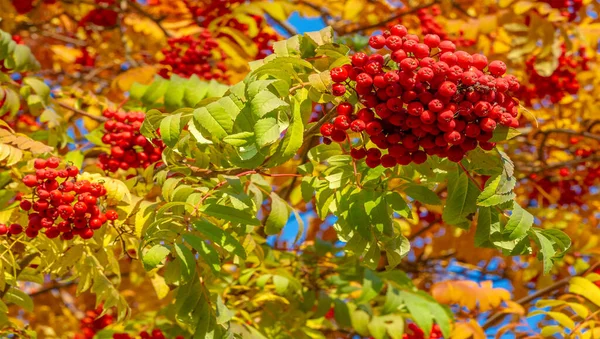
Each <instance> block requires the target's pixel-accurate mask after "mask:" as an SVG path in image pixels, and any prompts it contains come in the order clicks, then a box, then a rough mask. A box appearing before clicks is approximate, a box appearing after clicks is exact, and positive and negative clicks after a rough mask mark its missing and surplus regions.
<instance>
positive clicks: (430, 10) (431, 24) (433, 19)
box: [388, 5, 476, 47]
mask: <svg viewBox="0 0 600 339" xmlns="http://www.w3.org/2000/svg"><path fill="white" fill-rule="evenodd" d="M415 14H416V16H417V18H418V19H419V25H420V29H421V34H422V35H427V34H435V35H438V36H439V37H440V39H441V40H450V41H452V42H453V43H454V44H455V45H456V46H457V47H469V46H473V45H475V43H476V41H475V40H474V39H466V38H464V31H462V30H461V31H459V32H458V33H459V35H458V36H457V37H456V36H450V35H449V34H448V32H447V31H446V29H445V28H444V27H443V26H442V24H440V23H439V22H438V20H437V18H439V17H441V15H442V9H441V8H440V6H438V5H434V6H431V7H427V8H421V9H419V10H417V12H416V13H415ZM401 23H402V21H401V20H399V21H397V22H395V23H392V24H389V25H388V29H390V28H392V27H394V26H395V25H396V24H401Z"/></svg>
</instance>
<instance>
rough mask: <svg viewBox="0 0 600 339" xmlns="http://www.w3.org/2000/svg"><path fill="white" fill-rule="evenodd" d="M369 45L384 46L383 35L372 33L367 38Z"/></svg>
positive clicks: (376, 47) (377, 47)
mask: <svg viewBox="0 0 600 339" xmlns="http://www.w3.org/2000/svg"><path fill="white" fill-rule="evenodd" d="M369 46H371V48H373V49H382V48H383V47H384V46H385V37H384V36H383V35H373V36H371V37H370V38H369Z"/></svg>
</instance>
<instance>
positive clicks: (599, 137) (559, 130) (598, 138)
mask: <svg viewBox="0 0 600 339" xmlns="http://www.w3.org/2000/svg"><path fill="white" fill-rule="evenodd" d="M552 133H561V134H568V135H576V136H581V137H584V138H588V139H593V140H596V141H600V135H598V134H594V133H591V132H587V131H582V132H580V131H575V130H572V129H566V128H552V129H547V130H543V131H539V132H537V133H536V135H535V137H537V136H538V135H539V134H544V135H548V134H552Z"/></svg>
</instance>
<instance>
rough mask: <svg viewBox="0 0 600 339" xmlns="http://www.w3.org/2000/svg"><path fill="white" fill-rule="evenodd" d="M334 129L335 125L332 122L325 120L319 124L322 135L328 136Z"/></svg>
mask: <svg viewBox="0 0 600 339" xmlns="http://www.w3.org/2000/svg"><path fill="white" fill-rule="evenodd" d="M334 129H335V126H334V125H333V124H332V123H329V122H326V123H324V124H323V125H322V126H321V129H320V131H321V135H323V136H324V137H330V136H331V134H332V133H333V130H334Z"/></svg>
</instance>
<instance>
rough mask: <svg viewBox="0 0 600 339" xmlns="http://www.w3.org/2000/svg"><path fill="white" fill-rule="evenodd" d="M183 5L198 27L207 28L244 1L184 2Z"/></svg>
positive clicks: (185, 0) (210, 0) (205, 0)
mask: <svg viewBox="0 0 600 339" xmlns="http://www.w3.org/2000/svg"><path fill="white" fill-rule="evenodd" d="M184 2H185V5H186V6H187V8H188V10H189V11H190V13H192V15H193V16H194V17H195V18H196V21H197V22H198V25H200V26H202V27H208V25H209V24H210V23H211V22H213V21H214V20H215V19H218V18H220V17H223V16H225V15H227V14H230V13H231V10H232V7H233V6H235V5H237V4H240V3H242V2H244V0H202V1H200V2H198V1H196V2H192V1H190V0H184Z"/></svg>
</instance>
